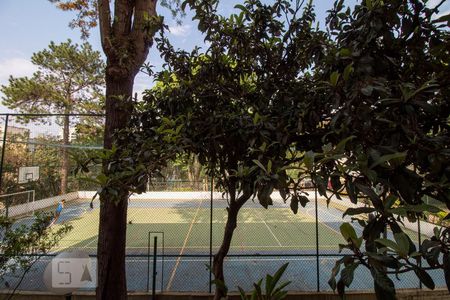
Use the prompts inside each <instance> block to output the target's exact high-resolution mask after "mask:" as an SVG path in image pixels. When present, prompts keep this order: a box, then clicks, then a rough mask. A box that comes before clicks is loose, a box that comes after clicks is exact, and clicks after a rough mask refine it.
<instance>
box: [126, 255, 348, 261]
mask: <svg viewBox="0 0 450 300" xmlns="http://www.w3.org/2000/svg"><path fill="white" fill-rule="evenodd" d="M319 256H320V254H319ZM336 257H341V256H340V255H336V256H329V257H321V259H322V260H323V259H333V258H336ZM143 260H145V261H146V260H147V257H143V258H142V259H137V258H132V259H126V262H142V261H143ZM226 260H227V261H233V260H234V261H244V262H246V261H255V260H261V261H306V260H314V261H315V260H316V257H315V256H310V257H295V256H287V257H285V258H275V257H274V258H268V257H259V256H255V257H254V258H239V257H227V258H226ZM176 261H177V259H172V258H165V259H164V262H176ZM183 262H209V258H199V259H192V258H185V259H183Z"/></svg>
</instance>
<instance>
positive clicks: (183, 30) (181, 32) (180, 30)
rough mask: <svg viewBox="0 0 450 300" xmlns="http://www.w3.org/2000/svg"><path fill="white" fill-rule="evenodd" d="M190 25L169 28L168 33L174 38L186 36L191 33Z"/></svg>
mask: <svg viewBox="0 0 450 300" xmlns="http://www.w3.org/2000/svg"><path fill="white" fill-rule="evenodd" d="M191 28H192V26H191V25H188V24H186V25H175V26H169V31H170V33H171V34H173V35H175V36H186V35H188V34H189V33H190V32H191Z"/></svg>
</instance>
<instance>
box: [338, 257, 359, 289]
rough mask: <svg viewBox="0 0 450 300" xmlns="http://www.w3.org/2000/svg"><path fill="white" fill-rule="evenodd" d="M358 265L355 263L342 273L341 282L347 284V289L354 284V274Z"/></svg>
mask: <svg viewBox="0 0 450 300" xmlns="http://www.w3.org/2000/svg"><path fill="white" fill-rule="evenodd" d="M358 265H359V264H358V263H353V264H350V265H347V266H346V267H345V268H344V269H343V270H342V272H341V280H342V282H343V283H344V284H345V286H346V287H350V284H351V283H352V282H353V274H354V273H355V269H356V268H357V267H358Z"/></svg>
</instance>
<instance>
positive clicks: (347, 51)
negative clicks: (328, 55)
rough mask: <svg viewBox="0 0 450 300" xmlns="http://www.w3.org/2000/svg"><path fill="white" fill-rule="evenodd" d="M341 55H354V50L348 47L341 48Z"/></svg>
mask: <svg viewBox="0 0 450 300" xmlns="http://www.w3.org/2000/svg"><path fill="white" fill-rule="evenodd" d="M339 55H340V56H342V57H346V56H350V55H352V51H351V50H350V49H348V48H342V49H341V50H339Z"/></svg>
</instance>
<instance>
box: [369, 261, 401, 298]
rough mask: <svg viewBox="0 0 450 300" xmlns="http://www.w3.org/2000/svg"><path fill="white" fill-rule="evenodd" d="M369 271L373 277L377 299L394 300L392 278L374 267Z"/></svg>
mask: <svg viewBox="0 0 450 300" xmlns="http://www.w3.org/2000/svg"><path fill="white" fill-rule="evenodd" d="M370 271H371V273H372V277H373V279H374V287H375V293H376V295H377V299H383V300H395V299H396V297H395V286H394V283H393V282H392V280H391V279H390V278H389V277H388V276H387V275H386V274H385V273H383V272H382V271H379V270H377V269H376V268H372V269H370Z"/></svg>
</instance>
